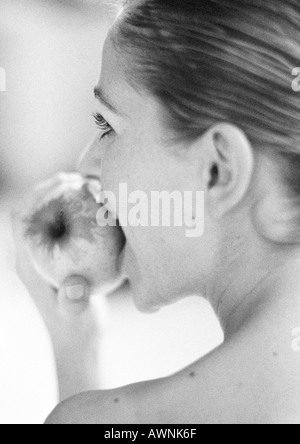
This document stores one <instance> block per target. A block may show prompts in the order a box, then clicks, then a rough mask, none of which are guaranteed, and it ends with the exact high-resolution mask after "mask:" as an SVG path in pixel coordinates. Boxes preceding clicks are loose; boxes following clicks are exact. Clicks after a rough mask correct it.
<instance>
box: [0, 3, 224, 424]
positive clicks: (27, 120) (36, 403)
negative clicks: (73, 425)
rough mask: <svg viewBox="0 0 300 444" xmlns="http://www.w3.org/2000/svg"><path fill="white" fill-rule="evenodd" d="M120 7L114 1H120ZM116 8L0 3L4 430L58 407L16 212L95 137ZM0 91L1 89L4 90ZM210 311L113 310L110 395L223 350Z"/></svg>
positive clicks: (0, 420) (104, 351)
mask: <svg viewBox="0 0 300 444" xmlns="http://www.w3.org/2000/svg"><path fill="white" fill-rule="evenodd" d="M112 1H113V0H111V2H112ZM110 6H111V4H110V0H0V68H4V69H5V71H6V91H5V92H1V91H0V246H1V249H0V424H39V423H42V422H43V421H44V420H45V417H46V416H47V415H48V413H49V412H50V411H51V410H52V409H53V407H54V406H55V405H56V403H57V402H58V398H57V381H56V374H55V364H54V359H53V354H52V349H51V343H50V340H49V337H48V334H47V331H46V329H45V327H44V325H43V322H42V321H41V319H40V317H39V315H38V313H37V311H36V309H35V307H34V305H33V303H32V302H31V300H30V296H29V295H28V294H27V292H26V290H25V288H24V286H23V285H22V283H21V282H20V281H19V279H18V277H17V276H16V274H15V271H14V262H15V258H14V245H13V241H12V234H11V227H10V220H9V210H10V207H11V205H12V204H13V203H14V201H15V199H16V198H17V197H20V196H22V194H23V193H24V192H25V191H27V190H28V189H30V187H31V186H32V185H34V184H36V183H37V182H39V181H41V180H44V179H45V178H48V177H49V176H51V175H52V174H55V173H56V172H58V171H62V170H64V171H72V170H73V168H74V164H75V161H76V159H77V157H78V155H79V153H80V152H81V151H82V149H83V148H84V147H85V145H86V144H87V142H88V141H89V139H90V138H91V137H92V136H93V134H94V131H95V128H94V123H93V119H92V117H91V114H92V113H93V111H94V98H93V87H94V85H95V83H96V80H97V77H98V75H99V73H100V68H101V51H102V46H103V42H104V39H105V35H106V33H107V30H108V27H109V25H110V23H111V20H112V12H111V11H112V8H111V7H110ZM0 89H1V88H0ZM222 339H223V336H222V332H221V329H220V326H219V324H218V322H217V320H216V318H215V316H214V314H213V313H212V310H211V308H210V307H209V306H208V304H207V303H206V302H205V301H204V300H202V299H200V298H196V297H195V298H189V299H186V300H184V301H181V302H179V303H178V304H175V305H173V306H171V307H168V308H165V309H163V310H161V311H160V312H159V313H157V314H154V315H145V314H141V313H138V312H137V311H136V309H135V308H134V306H133V304H132V301H131V300H127V299H125V298H118V299H116V298H114V299H111V300H109V301H108V307H107V312H106V320H105V325H104V332H103V342H102V344H101V347H100V346H99V353H101V362H102V370H101V371H102V375H101V376H102V388H114V387H117V386H120V385H124V384H130V383H132V382H136V381H141V380H146V379H153V378H158V377H161V376H166V375H169V374H172V373H174V372H175V371H177V370H179V369H181V368H182V367H184V366H186V365H188V364H190V363H191V362H193V361H195V360H197V359H198V358H199V357H201V356H203V355H204V354H206V353H207V352H209V351H210V350H211V349H212V348H214V347H216V346H217V345H219V344H220V343H221V342H222Z"/></svg>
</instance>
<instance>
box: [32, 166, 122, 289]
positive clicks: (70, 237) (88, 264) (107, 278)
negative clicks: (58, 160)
mask: <svg viewBox="0 0 300 444" xmlns="http://www.w3.org/2000/svg"><path fill="white" fill-rule="evenodd" d="M100 196H101V185H100V182H98V181H97V180H95V179H86V178H83V177H82V176H81V175H79V174H73V173H72V174H71V173H70V174H67V173H66V174H61V175H60V176H59V180H58V182H57V181H56V182H55V187H52V188H51V190H50V192H49V190H48V191H47V193H46V195H42V196H40V198H39V200H38V201H37V202H36V203H35V205H34V206H33V208H32V210H31V212H30V214H29V215H27V216H26V219H25V220H24V223H25V230H24V239H25V243H26V249H27V251H28V253H29V256H30V258H31V260H32V262H33V264H34V266H35V268H36V270H37V271H38V273H39V274H40V275H41V276H42V277H43V278H44V279H45V280H46V281H47V282H48V283H49V284H51V285H52V286H53V287H55V288H60V286H61V285H62V283H63V282H64V280H65V279H66V278H67V277H69V276H74V275H79V276H83V277H85V278H86V279H87V281H88V282H89V284H90V285H91V288H93V289H101V288H102V289H103V290H104V289H105V288H106V290H107V289H108V288H114V287H115V286H118V282H119V281H120V280H121V279H122V278H121V276H120V275H119V273H118V270H117V259H118V257H119V255H120V253H121V251H122V249H123V247H124V243H125V239H124V235H123V232H122V230H121V228H120V227H119V226H118V225H117V224H116V226H108V225H107V226H105V227H100V226H99V225H98V224H97V213H98V210H99V209H100V208H101V207H102V206H103V203H101V202H100V200H101V199H100Z"/></svg>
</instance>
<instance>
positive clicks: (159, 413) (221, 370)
mask: <svg viewBox="0 0 300 444" xmlns="http://www.w3.org/2000/svg"><path fill="white" fill-rule="evenodd" d="M295 322H296V318H295V320H291V319H289V320H288V321H286V320H282V317H278V316H277V314H275V315H274V317H272V316H270V317H268V318H265V319H264V321H263V322H260V321H257V322H254V323H250V324H249V325H248V326H246V327H245V328H243V329H242V330H241V331H239V333H238V334H236V335H235V336H234V337H232V338H231V339H230V340H228V341H227V342H226V343H225V344H223V345H222V346H221V347H219V348H218V349H217V350H215V351H213V352H212V353H211V354H210V355H208V356H207V357H205V358H203V359H200V360H199V361H197V362H195V363H194V364H192V365H191V366H189V367H187V368H185V369H183V370H182V371H180V372H178V373H176V374H174V375H172V376H170V377H167V378H162V379H158V380H155V381H148V382H145V383H140V384H134V385H132V386H128V387H123V388H121V389H117V390H112V391H104V392H101V391H100V392H89V393H83V394H81V395H78V396H75V397H73V398H71V399H69V400H67V401H65V402H64V403H62V404H60V405H59V406H58V407H57V408H56V409H55V410H54V412H53V413H52V414H51V415H50V416H49V418H48V419H47V421H46V424H139V423H141V424H143V423H146V424H223V423H224V424H273V423H275V424H276V423H289V424H290V423H296V424H297V423H299V421H300V376H299V375H300V372H299V369H300V352H299V353H297V352H295V350H294V349H293V342H294V341H295V338H294V337H293V331H294V329H295V326H296V327H297V325H294V324H295ZM299 323H300V319H299ZM299 343H300V341H299Z"/></svg>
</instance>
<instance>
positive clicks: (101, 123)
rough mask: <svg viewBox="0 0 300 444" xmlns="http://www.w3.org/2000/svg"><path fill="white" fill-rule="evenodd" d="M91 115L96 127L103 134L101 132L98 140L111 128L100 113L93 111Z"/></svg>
mask: <svg viewBox="0 0 300 444" xmlns="http://www.w3.org/2000/svg"><path fill="white" fill-rule="evenodd" d="M93 117H94V119H95V123H96V125H97V127H98V128H100V130H101V131H103V132H104V134H102V135H101V137H100V140H102V139H104V137H106V136H108V135H109V134H110V133H111V132H112V131H113V129H112V127H111V126H110V124H109V123H108V122H107V121H106V120H105V119H104V117H103V116H102V115H101V114H100V113H93Z"/></svg>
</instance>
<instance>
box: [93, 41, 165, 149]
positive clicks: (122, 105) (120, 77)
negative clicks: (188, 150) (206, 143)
mask: <svg viewBox="0 0 300 444" xmlns="http://www.w3.org/2000/svg"><path fill="white" fill-rule="evenodd" d="M127 63H131V64H132V66H130V69H134V62H132V61H131V60H130V61H129V60H128V61H126V56H124V57H123V56H120V54H119V51H117V50H116V49H115V47H114V44H113V42H112V40H111V36H110V34H109V35H108V37H107V38H106V41H105V43H104V47H103V55H102V68H101V75H100V78H99V81H98V85H97V87H98V88H99V89H101V91H103V93H104V94H105V96H106V98H107V99H108V101H109V102H110V103H111V104H112V105H113V106H114V107H115V108H116V110H117V111H118V112H119V113H120V115H121V116H123V117H124V119H125V120H126V121H129V122H130V126H132V127H133V128H135V129H137V128H138V130H139V131H143V130H145V131H146V132H147V131H148V130H149V131H151V133H152V134H156V136H157V137H158V138H159V139H161V140H164V139H166V140H168V136H169V134H168V131H167V130H166V125H165V124H164V122H165V109H164V107H163V105H162V104H161V103H160V101H159V100H158V99H157V98H156V97H154V96H153V95H151V94H150V93H149V92H148V91H143V90H142V89H141V88H139V89H138V90H137V89H135V88H134V87H133V86H132V85H130V84H129V83H128V81H127V80H126V76H125V71H127V72H128V71H129V72H130V70H128V65H127ZM124 66H125V68H126V69H125V70H124ZM127 75H128V74H127ZM166 143H167V142H166Z"/></svg>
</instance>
